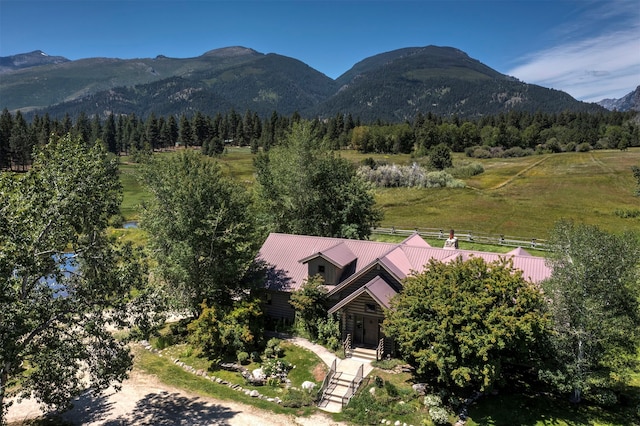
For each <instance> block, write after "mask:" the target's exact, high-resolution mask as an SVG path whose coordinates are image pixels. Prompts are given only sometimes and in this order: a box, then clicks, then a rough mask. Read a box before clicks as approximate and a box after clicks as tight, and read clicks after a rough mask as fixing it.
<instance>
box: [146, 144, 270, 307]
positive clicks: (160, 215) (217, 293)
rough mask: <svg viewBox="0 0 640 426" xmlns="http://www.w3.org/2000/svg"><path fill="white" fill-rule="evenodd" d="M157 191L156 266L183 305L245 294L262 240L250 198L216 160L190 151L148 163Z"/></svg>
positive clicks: (213, 303)
mask: <svg viewBox="0 0 640 426" xmlns="http://www.w3.org/2000/svg"><path fill="white" fill-rule="evenodd" d="M141 175H142V181H143V183H144V184H145V185H146V186H147V188H148V189H149V191H150V193H151V194H152V197H151V199H150V201H149V202H148V203H146V204H145V205H144V206H143V211H142V220H141V227H142V228H143V229H145V230H147V231H148V234H149V243H148V246H149V248H150V252H151V254H152V256H153V258H154V259H155V260H156V261H157V272H158V274H159V277H160V278H161V280H162V281H163V283H164V285H166V288H167V290H168V293H169V294H170V295H172V296H173V299H174V301H175V302H176V304H177V306H178V307H181V308H186V309H188V310H190V311H191V313H192V314H193V315H194V316H198V315H199V314H200V310H201V304H202V302H203V301H204V300H207V303H208V304H209V306H210V307H219V306H225V305H226V306H230V305H231V301H232V300H234V299H236V298H237V296H241V295H243V294H244V292H245V290H246V289H247V288H248V286H249V284H250V282H249V280H248V278H249V277H250V275H251V274H250V273H251V272H252V271H253V269H252V265H253V264H254V259H255V256H256V254H257V250H258V247H259V245H258V244H259V238H258V231H257V227H256V225H255V220H254V217H255V215H254V212H253V209H252V208H251V198H250V196H249V194H248V193H247V191H246V190H245V189H244V188H243V187H242V186H240V185H238V184H236V183H234V182H232V181H231V180H229V179H227V178H225V177H224V176H222V172H221V170H220V167H219V166H218V164H217V163H215V162H213V161H212V160H210V159H208V158H206V157H204V156H202V155H201V154H199V153H197V152H194V151H190V150H186V151H182V152H180V153H178V154H171V155H166V156H157V157H154V159H153V161H152V162H150V163H148V164H145V165H144V167H143V168H142V174H141Z"/></svg>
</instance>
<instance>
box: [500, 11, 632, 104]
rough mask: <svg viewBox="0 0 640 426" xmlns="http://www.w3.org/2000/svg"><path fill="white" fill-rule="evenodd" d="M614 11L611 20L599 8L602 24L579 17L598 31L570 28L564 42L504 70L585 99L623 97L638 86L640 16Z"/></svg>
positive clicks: (588, 100)
mask: <svg viewBox="0 0 640 426" xmlns="http://www.w3.org/2000/svg"><path fill="white" fill-rule="evenodd" d="M630 3H635V2H630ZM613 4H616V5H620V3H613ZM623 5H625V6H626V5H627V3H626V2H624V3H623ZM636 6H637V3H636ZM600 11H602V9H600ZM591 12H594V11H593V10H592V11H591ZM617 12H618V13H617V18H618V19H616V21H617V22H615V23H612V22H611V18H612V16H611V15H612V12H611V10H609V11H608V13H604V11H602V13H601V14H600V15H599V16H600V18H601V19H602V22H600V25H599V23H598V22H597V20H595V19H594V16H595V14H594V13H590V14H589V16H583V17H582V20H583V21H584V22H583V23H584V24H585V25H587V24H588V25H589V26H590V28H591V29H592V30H601V31H600V33H599V34H595V35H593V34H592V35H590V36H589V35H587V36H584V35H582V37H579V38H577V36H578V34H577V33H578V31H579V30H578V28H580V25H575V26H572V27H573V28H576V32H575V33H571V34H566V35H567V37H566V38H565V41H564V42H562V43H560V44H558V45H556V46H553V47H551V48H548V49H545V50H542V51H539V52H535V53H532V54H530V55H527V56H526V57H523V58H521V59H520V60H519V61H518V62H520V63H521V64H520V65H518V66H516V67H515V68H513V69H511V70H510V71H508V72H507V74H509V75H512V76H515V77H517V78H519V79H520V80H522V81H525V82H527V83H534V84H539V85H541V86H545V87H551V88H554V89H558V90H563V91H565V92H567V93H569V94H570V95H572V96H573V97H575V98H576V99H580V100H584V101H587V102H595V101H599V100H601V99H603V98H620V97H622V96H624V95H626V94H627V93H629V92H631V91H632V90H634V89H635V88H636V87H637V86H638V85H640V16H639V15H638V12H637V11H633V12H631V13H630V14H629V13H626V14H625V13H624V12H630V11H629V10H628V9H627V10H626V11H625V10H624V9H623V8H619V9H618V10H617ZM629 18H631V19H629ZM605 19H606V20H608V23H607V24H608V25H605V22H604V20H605ZM587 21H589V22H587ZM580 32H584V27H582V30H581V31H580Z"/></svg>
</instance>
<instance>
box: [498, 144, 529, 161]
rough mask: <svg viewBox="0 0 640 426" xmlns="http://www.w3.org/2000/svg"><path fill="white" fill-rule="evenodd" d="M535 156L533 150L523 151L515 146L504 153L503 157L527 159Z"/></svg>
mask: <svg viewBox="0 0 640 426" xmlns="http://www.w3.org/2000/svg"><path fill="white" fill-rule="evenodd" d="M529 155H533V150H532V149H523V148H521V147H519V146H514V147H513V148H509V149H507V150H506V151H504V152H503V154H502V156H503V157H505V158H516V157H527V156H529Z"/></svg>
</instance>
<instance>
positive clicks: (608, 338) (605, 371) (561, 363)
mask: <svg viewBox="0 0 640 426" xmlns="http://www.w3.org/2000/svg"><path fill="white" fill-rule="evenodd" d="M550 243H551V247H552V248H553V251H552V256H551V257H550V259H549V264H550V266H551V268H552V271H553V272H552V275H551V278H550V279H549V280H548V281H547V282H546V283H545V285H544V290H545V296H546V297H547V298H549V301H550V303H549V306H550V309H551V312H552V314H553V334H552V335H551V342H552V345H553V349H554V354H553V359H554V361H555V363H554V365H553V367H552V368H550V369H548V370H547V371H543V372H542V376H543V378H545V379H548V380H550V381H552V382H553V384H555V385H556V386H557V387H558V389H559V390H560V391H564V392H567V393H569V392H570V393H571V399H572V401H574V402H579V401H580V400H581V398H582V396H583V394H584V395H585V397H586V396H589V393H591V394H594V393H597V392H599V391H600V390H601V389H603V388H611V387H612V386H614V385H615V384H616V382H618V383H619V382H620V381H621V380H622V379H623V378H624V377H625V373H626V372H628V371H629V369H630V368H633V367H634V366H635V367H637V356H636V351H637V350H638V346H639V345H640V328H639V327H640V308H639V303H640V269H639V267H640V240H639V239H638V236H637V235H634V234H631V233H624V234H621V235H614V234H608V233H606V232H604V231H601V230H600V229H598V227H597V226H592V225H582V224H574V223H572V222H569V221H561V222H559V223H558V224H557V225H556V227H555V229H554V232H553V234H552V237H551V240H550ZM636 371H637V370H636Z"/></svg>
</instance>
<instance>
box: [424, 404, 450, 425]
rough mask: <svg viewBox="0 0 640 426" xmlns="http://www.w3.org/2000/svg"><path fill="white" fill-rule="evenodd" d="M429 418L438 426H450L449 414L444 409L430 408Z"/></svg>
mask: <svg viewBox="0 0 640 426" xmlns="http://www.w3.org/2000/svg"><path fill="white" fill-rule="evenodd" d="M429 416H430V417H431V420H432V421H433V422H434V423H435V424H437V425H446V424H449V413H447V410H446V409H444V408H443V407H432V408H429Z"/></svg>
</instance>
